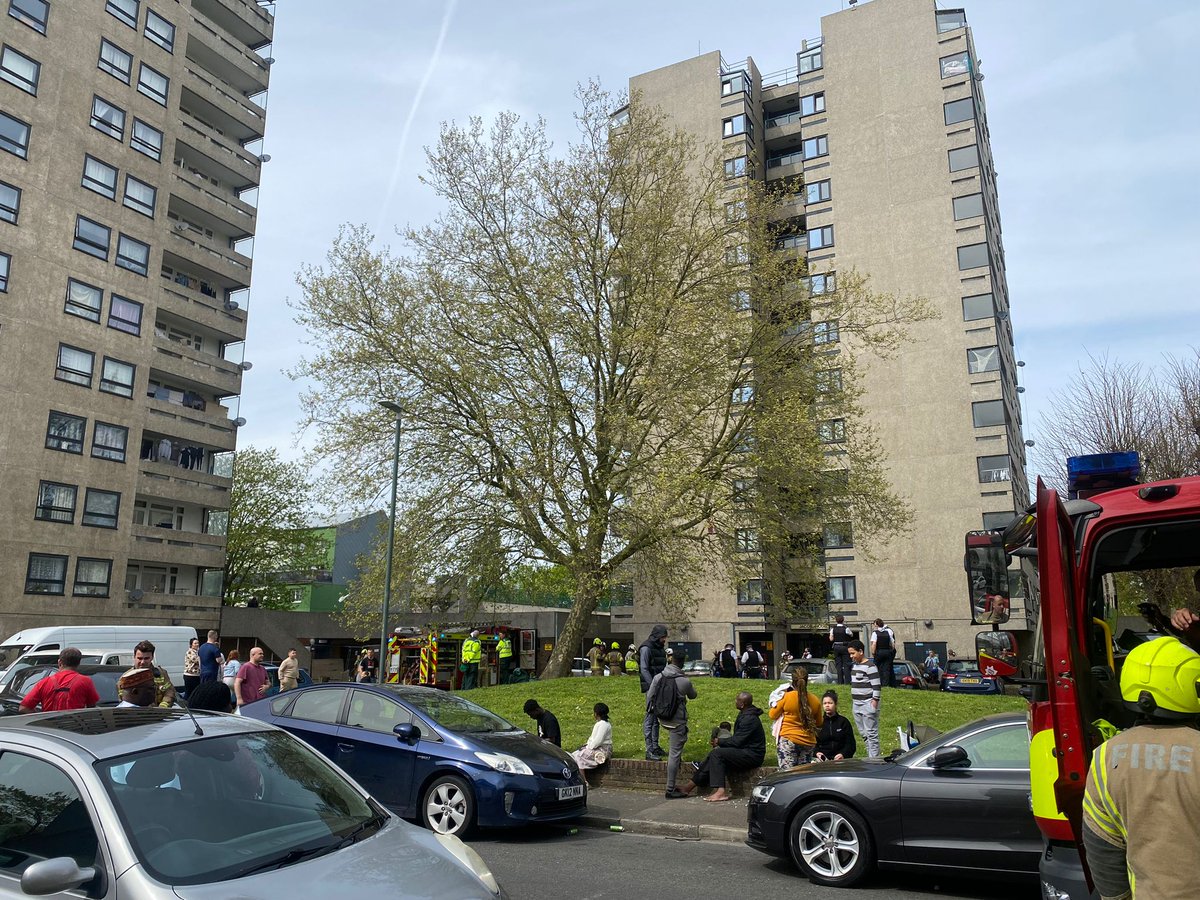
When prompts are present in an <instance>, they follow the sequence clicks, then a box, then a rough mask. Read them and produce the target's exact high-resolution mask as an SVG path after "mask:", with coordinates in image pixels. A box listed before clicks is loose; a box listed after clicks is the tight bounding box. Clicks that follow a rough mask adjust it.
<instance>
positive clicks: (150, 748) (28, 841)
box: [0, 695, 502, 900]
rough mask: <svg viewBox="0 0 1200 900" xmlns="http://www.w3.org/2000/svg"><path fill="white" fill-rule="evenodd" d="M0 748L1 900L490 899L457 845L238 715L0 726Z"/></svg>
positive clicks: (113, 713) (493, 893) (117, 714)
mask: <svg viewBox="0 0 1200 900" xmlns="http://www.w3.org/2000/svg"><path fill="white" fill-rule="evenodd" d="M285 696H286V695H285ZM0 746H2V747H3V748H4V752H3V753H0V797H3V798H6V799H5V802H4V804H3V809H4V817H3V819H0V898H13V900H15V898H18V897H19V898H27V897H28V896H30V895H49V894H53V895H55V896H59V895H62V896H66V895H67V894H68V892H70V895H72V896H87V897H96V898H102V897H107V898H113V897H120V898H127V900H167V898H172V900H179V898H184V900H195V898H206V897H210V896H211V897H277V896H288V895H294V894H305V895H307V894H309V893H311V894H312V895H313V896H321V895H323V894H326V893H336V892H338V891H341V890H343V889H344V887H345V885H347V884H352V883H359V884H361V883H362V879H363V878H364V876H365V875H366V874H368V873H369V874H370V875H372V877H377V878H386V879H387V880H388V881H389V882H390V883H392V884H394V885H402V886H403V892H404V893H406V894H410V895H414V896H416V895H420V896H426V897H432V896H439V897H440V896H444V897H465V898H470V900H488V898H490V900H495V898H496V897H500V896H502V894H501V891H500V889H499V887H498V886H497V884H496V880H495V877H494V876H493V875H492V873H491V871H490V870H489V869H488V867H487V864H486V863H484V862H483V860H482V859H480V858H479V856H478V855H477V854H476V853H475V852H474V851H473V850H471V849H470V848H468V847H467V846H466V845H465V844H463V843H462V841H460V840H458V839H456V838H453V837H449V836H447V835H433V834H430V833H428V832H425V831H422V830H421V829H419V828H414V827H413V826H411V825H409V824H408V823H406V822H404V821H402V820H400V819H399V818H397V817H395V816H392V815H389V814H388V812H387V811H386V810H385V809H384V808H383V807H382V806H380V805H379V804H378V803H377V802H376V801H374V800H372V799H371V798H370V797H369V796H368V795H367V793H366V792H365V791H364V790H363V789H362V788H361V787H359V786H358V785H356V784H354V783H353V782H352V781H350V780H349V779H347V778H346V776H345V775H343V774H342V773H341V772H339V771H338V770H337V769H336V768H334V767H333V766H331V765H330V764H329V763H328V762H326V761H325V760H324V759H322V758H321V757H320V756H319V755H318V754H316V753H314V752H313V751H312V749H311V748H309V747H307V746H305V745H304V744H303V743H301V742H300V741H298V740H296V739H295V738H294V737H292V736H291V735H289V734H287V733H286V732H284V731H282V730H281V729H278V728H274V727H272V726H270V725H267V724H265V723H263V722H259V721H255V720H253V719H248V718H241V717H237V716H225V715H215V714H209V713H197V714H196V716H195V719H193V718H192V717H191V716H189V715H188V714H187V713H186V712H185V711H183V710H179V709H91V710H74V711H71V712H50V713H39V714H37V715H31V716H13V717H10V718H6V719H4V720H2V721H0ZM77 892H78V893H77Z"/></svg>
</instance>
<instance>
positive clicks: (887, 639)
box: [871, 619, 896, 687]
mask: <svg viewBox="0 0 1200 900" xmlns="http://www.w3.org/2000/svg"><path fill="white" fill-rule="evenodd" d="M871 658H872V659H873V660H875V668H877V669H878V670H879V680H880V682H881V683H882V684H883V686H884V687H895V686H896V669H895V667H894V666H892V660H894V659H895V658H896V632H894V631H892V629H890V628H888V627H887V626H886V625H884V624H883V619H876V620H875V631H874V632H872V634H871Z"/></svg>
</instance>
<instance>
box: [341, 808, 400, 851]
mask: <svg viewBox="0 0 1200 900" xmlns="http://www.w3.org/2000/svg"><path fill="white" fill-rule="evenodd" d="M387 819H388V817H387V813H376V814H375V816H373V817H372V818H370V819H367V821H365V822H363V823H362V824H361V825H359V826H358V827H357V828H352V829H351V830H350V831H348V832H347V833H346V834H344V835H342V836H341V840H340V841H338V843H337V846H336V847H335V848H334V849H335V850H340V849H342V848H343V847H349V846H350V845H351V844H354V843H357V842H358V841H359V840H360V837H361V836H362V835H363V832H365V831H367V830H368V829H372V828H373V829H374V830H375V831H378V830H379V829H380V828H382V827H383V826H384V824H385V823H386V822H387ZM371 833H372V834H374V833H375V832H374V831H372V832H371Z"/></svg>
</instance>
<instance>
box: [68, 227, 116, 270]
mask: <svg viewBox="0 0 1200 900" xmlns="http://www.w3.org/2000/svg"><path fill="white" fill-rule="evenodd" d="M111 239H112V229H111V228H108V227H107V226H105V225H101V224H100V223H99V222H93V221H92V220H91V219H85V218H84V217H83V216H76V217H75V243H74V244H72V246H73V247H74V248H75V249H76V250H79V251H80V252H82V253H86V254H88V255H89V256H94V257H96V258H97V259H103V260H105V261H106V262H107V261H108V242H109V241H110V240H111Z"/></svg>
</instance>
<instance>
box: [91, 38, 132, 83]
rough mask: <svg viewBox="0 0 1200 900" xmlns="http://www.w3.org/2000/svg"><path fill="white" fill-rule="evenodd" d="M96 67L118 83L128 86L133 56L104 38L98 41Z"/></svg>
mask: <svg viewBox="0 0 1200 900" xmlns="http://www.w3.org/2000/svg"><path fill="white" fill-rule="evenodd" d="M97 65H98V66H99V67H100V68H101V69H103V70H104V71H105V72H107V73H108V74H109V75H111V76H112V77H113V78H115V79H117V80H118V81H122V82H124V83H125V84H129V76H130V73H131V72H133V56H132V55H130V54H128V53H126V52H125V51H124V50H122V49H121V48H120V47H118V46H117V45H116V44H113V43H110V42H109V41H106V40H105V39H104V38H101V39H100V62H99V63H97Z"/></svg>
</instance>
